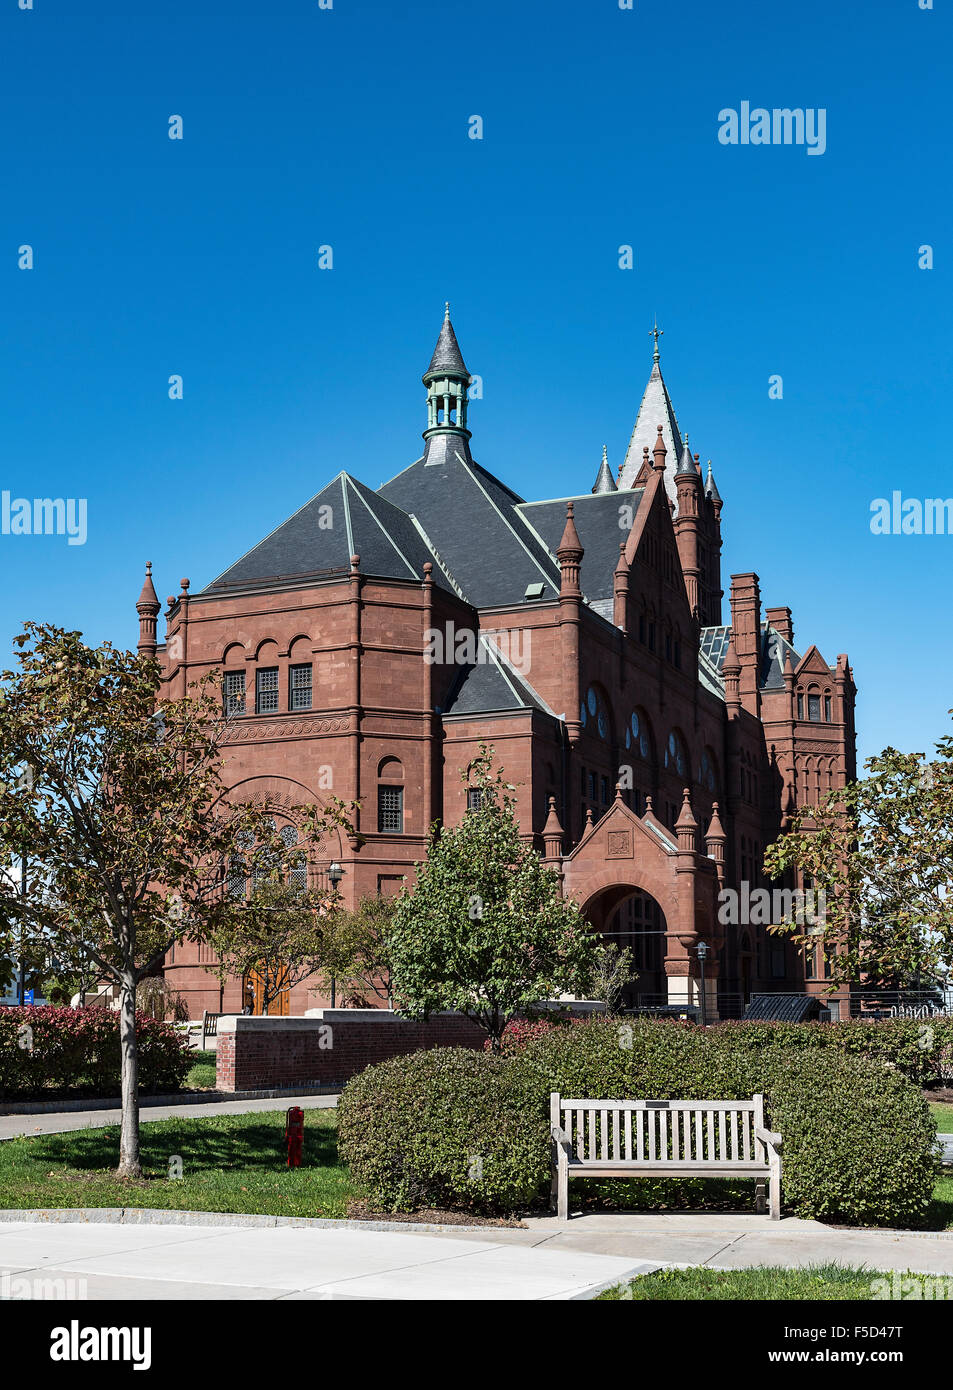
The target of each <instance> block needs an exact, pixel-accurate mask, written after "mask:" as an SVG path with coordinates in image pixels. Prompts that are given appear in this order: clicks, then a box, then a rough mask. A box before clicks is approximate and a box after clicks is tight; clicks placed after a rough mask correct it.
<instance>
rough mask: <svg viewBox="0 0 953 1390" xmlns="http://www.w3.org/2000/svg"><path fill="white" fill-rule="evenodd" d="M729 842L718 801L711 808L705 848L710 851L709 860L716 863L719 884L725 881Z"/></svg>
mask: <svg viewBox="0 0 953 1390" xmlns="http://www.w3.org/2000/svg"><path fill="white" fill-rule="evenodd" d="M727 841H728V836H727V835H726V834H725V827H724V826H723V825H722V823H721V816H719V814H718V802H717V801H716V802H715V803H714V804H713V806H712V808H711V820H710V821H709V822H708V829H707V830H706V831H705V848H706V850H707V851H708V857H709V859H711V860H713V861H714V865H715V872H716V873H717V875H718V882H719V884H722V883H724V881H725V845H726V844H727Z"/></svg>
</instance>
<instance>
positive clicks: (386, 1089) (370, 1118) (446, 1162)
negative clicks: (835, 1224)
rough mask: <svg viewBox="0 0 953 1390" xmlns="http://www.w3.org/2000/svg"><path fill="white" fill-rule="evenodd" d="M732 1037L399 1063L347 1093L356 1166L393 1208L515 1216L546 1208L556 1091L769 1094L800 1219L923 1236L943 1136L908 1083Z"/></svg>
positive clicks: (667, 1029)
mask: <svg viewBox="0 0 953 1390" xmlns="http://www.w3.org/2000/svg"><path fill="white" fill-rule="evenodd" d="M732 1036H734V1035H733V1034H731V1033H728V1032H719V1030H713V1031H712V1032H706V1031H703V1030H700V1029H697V1028H695V1027H693V1026H692V1025H690V1024H679V1023H676V1022H672V1021H669V1020H665V1021H659V1020H635V1021H631V1022H630V1021H628V1020H624V1019H605V1018H596V1019H592V1020H590V1021H587V1022H585V1023H580V1024H579V1025H578V1026H577V1027H573V1028H556V1029H550V1030H549V1031H548V1032H546V1033H545V1034H544V1035H542V1036H539V1037H537V1038H534V1039H531V1040H530V1041H528V1042H527V1043H526V1044H525V1045H524V1046H522V1047H521V1048H519V1049H518V1050H517V1051H515V1052H513V1053H511V1054H510V1055H507V1056H503V1057H492V1056H490V1055H488V1054H486V1053H477V1052H466V1051H460V1052H457V1051H449V1050H442V1049H438V1050H434V1051H431V1052H425V1053H418V1054H414V1055H413V1056H410V1057H399V1058H394V1059H393V1060H392V1061H390V1062H386V1063H384V1064H383V1066H380V1067H373V1068H370V1069H369V1070H368V1071H366V1072H363V1073H362V1074H361V1075H360V1076H359V1077H356V1078H355V1079H354V1080H353V1081H351V1082H349V1084H348V1086H347V1087H346V1088H345V1091H344V1094H343V1096H342V1098H341V1103H340V1106H339V1109H338V1114H339V1122H340V1125H341V1143H342V1154H343V1156H344V1158H345V1160H346V1162H348V1164H349V1165H350V1166H351V1170H352V1172H353V1174H354V1176H355V1177H356V1178H357V1180H358V1181H359V1182H361V1183H362V1184H364V1185H365V1186H366V1187H367V1188H368V1191H369V1192H370V1193H371V1194H372V1196H373V1199H374V1200H375V1201H376V1202H378V1203H379V1204H380V1205H381V1206H382V1207H387V1208H390V1209H392V1210H396V1209H398V1208H400V1207H405V1208H406V1207H407V1206H411V1207H413V1206H418V1207H419V1206H448V1205H449V1206H460V1205H463V1206H469V1207H472V1208H477V1209H481V1208H482V1209H488V1210H505V1211H514V1210H518V1209H520V1208H521V1207H524V1206H526V1205H528V1204H529V1203H530V1202H531V1201H533V1200H541V1199H544V1198H545V1197H546V1195H547V1190H548V1182H549V1094H550V1092H551V1091H559V1092H560V1093H561V1094H562V1095H566V1096H568V1095H576V1096H592V1097H604V1098H609V1099H611V1098H632V1099H636V1098H637V1099H659V1100H681V1099H692V1100H716V1099H724V1100H741V1099H748V1098H749V1097H750V1096H752V1095H753V1094H754V1093H755V1092H758V1091H762V1092H764V1093H765V1104H766V1117H767V1123H768V1124H769V1126H770V1127H771V1128H773V1129H776V1130H779V1131H780V1132H781V1134H782V1135H783V1138H784V1145H783V1149H782V1156H783V1161H784V1176H783V1180H782V1189H783V1199H784V1203H785V1207H786V1210H787V1211H788V1213H789V1214H796V1215H798V1216H802V1217H813V1218H817V1219H821V1220H828V1221H831V1220H835V1221H842V1222H845V1223H848V1224H866V1225H881V1226H884V1225H886V1226H890V1225H896V1226H916V1225H917V1224H922V1222H923V1220H924V1217H925V1215H926V1213H927V1210H928V1207H929V1204H930V1201H931V1197H932V1192H933V1186H934V1182H935V1177H936V1173H937V1157H936V1148H937V1145H936V1135H935V1128H934V1125H933V1122H932V1120H931V1117H930V1114H929V1110H928V1107H927V1105H926V1103H925V1101H924V1100H923V1098H922V1096H921V1095H920V1094H919V1092H918V1091H917V1089H916V1088H915V1087H914V1086H913V1085H911V1083H910V1082H908V1081H907V1080H906V1078H905V1077H904V1076H903V1075H901V1074H900V1073H899V1072H898V1071H897V1070H895V1069H892V1068H889V1067H885V1066H884V1065H883V1064H882V1063H876V1062H872V1061H870V1060H869V1059H867V1058H865V1057H852V1056H849V1055H845V1054H844V1053H843V1052H841V1051H838V1050H836V1049H833V1048H830V1047H822V1048H817V1047H815V1048H810V1047H805V1048H803V1049H802V1050H795V1048H794V1047H791V1048H784V1047H774V1046H770V1045H769V1046H764V1047H762V1048H760V1049H757V1048H755V1047H754V1046H750V1045H749V1046H747V1047H741V1048H739V1047H736V1046H731V1045H730V1038H731V1037H732ZM474 1158H479V1159H480V1160H481V1162H482V1166H477V1167H475V1166H474V1163H473V1159H474ZM476 1171H479V1174H480V1176H479V1178H475V1177H474V1172H476ZM573 1192H574V1194H575V1195H576V1196H577V1197H578V1196H580V1195H581V1196H582V1197H583V1198H584V1199H585V1198H586V1197H587V1196H588V1197H598V1198H599V1199H604V1200H608V1201H610V1202H612V1203H615V1204H616V1205H629V1206H632V1205H634V1206H643V1207H644V1206H648V1207H659V1206H664V1207H674V1206H680V1205H681V1206H685V1205H691V1206H696V1207H697V1206H700V1205H703V1204H704V1203H705V1202H706V1201H707V1200H712V1199H713V1200H716V1201H718V1202H720V1203H724V1202H725V1201H726V1200H727V1201H729V1202H733V1203H734V1204H735V1205H737V1204H738V1203H739V1202H741V1203H742V1204H748V1203H750V1202H751V1199H752V1185H751V1183H750V1182H748V1183H745V1182H739V1183H738V1184H737V1185H734V1184H731V1185H730V1184H728V1183H725V1182H714V1181H707V1182H705V1181H697V1182H696V1181H690V1182H686V1181H682V1180H680V1179H659V1180H655V1179H650V1180H647V1179H634V1180H631V1181H629V1182H625V1181H619V1180H613V1181H612V1182H611V1183H610V1182H601V1183H599V1182H595V1181H594V1180H591V1179H590V1180H586V1181H585V1182H574V1183H573Z"/></svg>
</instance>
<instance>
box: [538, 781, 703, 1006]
mask: <svg viewBox="0 0 953 1390" xmlns="http://www.w3.org/2000/svg"><path fill="white" fill-rule="evenodd" d="M561 868H562V880H563V891H564V892H565V893H566V894H568V895H569V896H571V897H573V898H575V899H576V901H577V902H578V903H580V904H581V905H582V907H583V910H584V911H585V912H587V914H588V913H589V911H590V908H591V910H592V913H593V916H599V917H600V919H601V920H600V921H599V922H598V923H596V922H594V925H598V926H599V927H600V929H602V928H603V927H604V926H606V925H608V926H612V925H613V922H612V920H611V916H612V915H613V914H617V912H618V909H619V908H620V907H622V906H623V905H624V903H625V902H626V901H627V900H630V899H632V898H633V895H641V898H642V899H643V911H642V912H641V914H640V917H641V922H642V925H643V927H644V926H645V925H646V922H645V919H646V914H645V911H644V899H645V898H648V899H649V900H651V901H652V902H653V903H654V904H655V905H656V906H657V908H658V911H659V914H660V917H661V920H660V922H659V928H660V929H662V930H664V936H659V938H658V940H659V941H660V942H661V943H662V951H663V954H662V960H661V962H660V963H658V962H657V961H656V959H655V957H654V956H653V957H651V958H650V962H651V968H652V971H653V975H654V983H656V984H657V985H658V989H657V990H645V991H644V992H645V993H652V994H656V995H658V996H660V997H659V998H658V999H657V1001H656V1002H657V1003H666V1002H667V1003H672V1004H688V1003H696V1002H697V1000H698V979H697V975H698V958H697V954H696V947H697V946H698V943H699V942H700V941H705V943H706V944H707V946H708V948H709V954H708V961H709V965H708V969H707V972H706V985H707V988H706V995H707V998H708V1001H709V1008H708V1017H709V1018H714V1017H715V1016H716V1010H717V1006H716V997H717V995H716V991H717V974H718V966H717V961H718V950H719V948H720V946H721V945H722V936H723V932H722V929H721V927H720V926H719V924H718V921H717V896H718V877H717V872H716V868H715V863H714V861H713V859H711V858H710V857H708V856H707V855H705V854H703V853H701V852H700V851H699V846H698V834H697V825H696V824H695V822H694V819H693V817H692V815H691V809H690V806H689V801H688V792H687V791H686V793H685V803H684V806H683V810H682V816H681V817H680V818H679V823H678V825H677V826H676V833H675V834H673V833H672V831H671V830H669V829H668V827H667V826H665V825H663V824H662V822H661V821H660V820H658V819H657V817H656V816H655V815H654V813H653V811H652V810H651V809H649V810H647V811H646V813H645V815H643V816H638V815H636V814H635V812H634V811H632V810H631V809H630V808H629V807H628V806H626V805H625V803H624V801H623V800H622V795H621V790H620V789H617V791H616V799H615V801H614V802H613V804H612V805H611V806H610V807H609V809H608V811H607V812H606V813H605V815H604V816H603V817H602V819H601V820H599V821H598V822H597V823H596V824H595V825H594V826H592V827H591V828H590V829H589V830H588V831H587V832H586V834H585V835H584V836H583V838H582V839H581V840H580V841H579V844H578V845H576V847H575V849H574V850H573V851H572V853H571V854H569V855H568V856H567V857H566V858H564V859H563V860H562V861H561ZM650 920H651V917H650Z"/></svg>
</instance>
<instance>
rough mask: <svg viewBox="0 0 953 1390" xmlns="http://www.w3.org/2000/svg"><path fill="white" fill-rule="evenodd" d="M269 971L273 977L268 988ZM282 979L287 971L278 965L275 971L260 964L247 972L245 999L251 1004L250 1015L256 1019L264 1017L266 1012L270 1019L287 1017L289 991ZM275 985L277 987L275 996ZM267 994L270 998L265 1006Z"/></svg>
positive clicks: (273, 968)
mask: <svg viewBox="0 0 953 1390" xmlns="http://www.w3.org/2000/svg"><path fill="white" fill-rule="evenodd" d="M269 969H270V970H271V971H272V972H273V975H274V979H273V981H272V982H271V987H270V988H269V987H268V983H267V981H268V970H269ZM282 977H285V978H286V977H287V970H286V969H285V968H284V967H282V966H280V965H279V966H278V967H277V970H276V969H275V967H273V966H272V967H266V966H265V965H264V963H262V964H261V965H258V966H256V967H255V968H254V969H253V970H249V972H248V976H247V979H246V982H245V998H246V999H247V1001H248V1002H249V1003H250V1004H251V1006H252V1013H253V1014H254V1015H255V1016H256V1017H261V1016H262V1015H264V1014H265V1012H266V1010H267V1013H268V1015H269V1016H270V1017H271V1018H287V1017H288V1009H289V997H290V994H291V991H290V989H289V987H288V985H287V983H285V979H283V978H282ZM275 984H278V986H279V990H278V994H277V996H275ZM269 994H270V995H271V996H272V998H271V1002H270V1003H267V1004H266V1001H267V1000H268V996H269Z"/></svg>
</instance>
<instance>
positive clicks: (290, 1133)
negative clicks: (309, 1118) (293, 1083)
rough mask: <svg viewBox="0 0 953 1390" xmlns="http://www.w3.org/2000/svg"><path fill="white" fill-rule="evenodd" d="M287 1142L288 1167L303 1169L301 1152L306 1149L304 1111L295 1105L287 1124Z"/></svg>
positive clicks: (288, 1116)
mask: <svg viewBox="0 0 953 1390" xmlns="http://www.w3.org/2000/svg"><path fill="white" fill-rule="evenodd" d="M285 1140H286V1142H287V1145H288V1167H289V1168H300V1167H301V1150H302V1148H303V1147H304V1111H303V1110H302V1109H301V1107H300V1106H299V1105H293V1106H292V1107H291V1109H290V1110H289V1111H288V1115H287V1118H286V1122H285Z"/></svg>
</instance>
